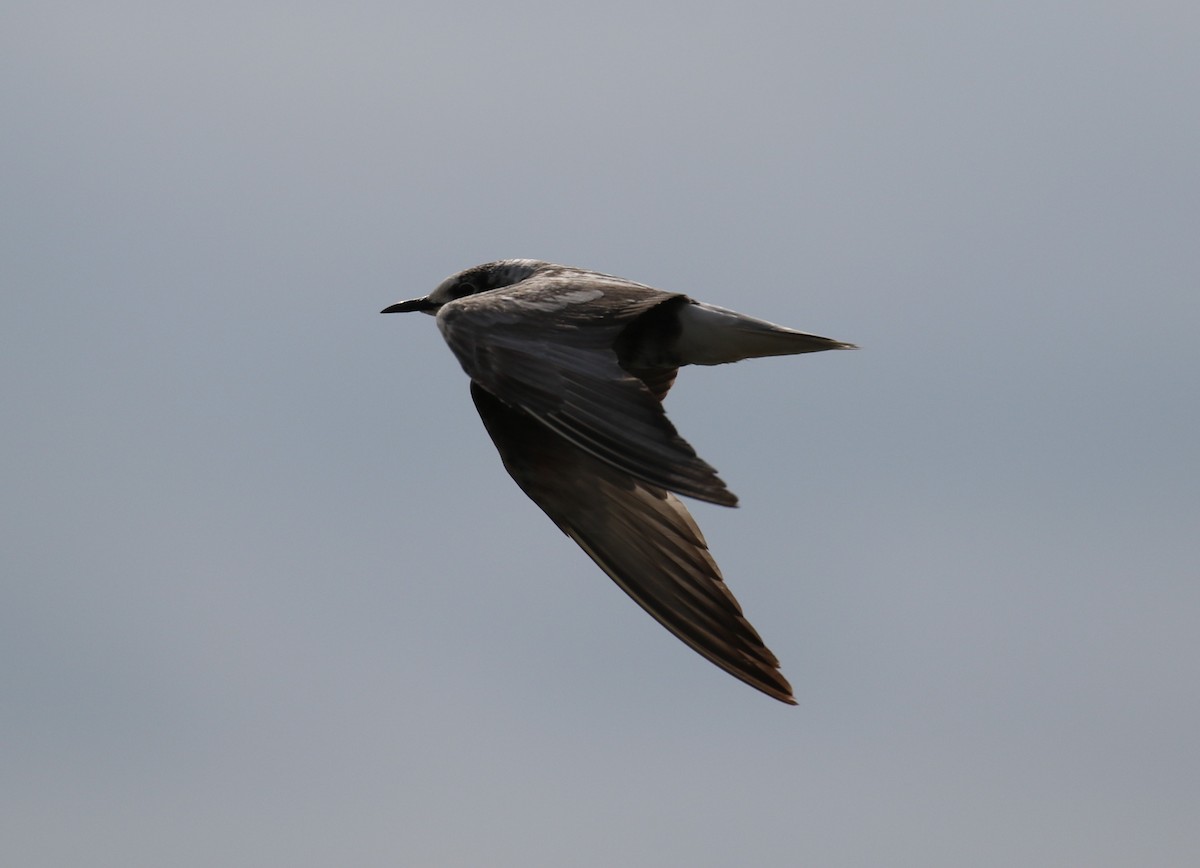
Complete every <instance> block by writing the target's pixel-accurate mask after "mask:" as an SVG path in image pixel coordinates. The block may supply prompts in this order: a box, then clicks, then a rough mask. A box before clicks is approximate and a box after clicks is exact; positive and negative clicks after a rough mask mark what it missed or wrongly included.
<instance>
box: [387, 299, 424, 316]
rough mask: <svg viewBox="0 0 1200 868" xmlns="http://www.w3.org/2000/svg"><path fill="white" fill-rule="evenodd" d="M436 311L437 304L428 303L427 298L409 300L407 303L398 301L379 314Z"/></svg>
mask: <svg viewBox="0 0 1200 868" xmlns="http://www.w3.org/2000/svg"><path fill="white" fill-rule="evenodd" d="M437 309H438V304H437V302H434V301H430V300H429V299H428V298H410V299H409V300H408V301H398V302H396V303H395V304H393V305H391V306H389V307H385V308H384V309H383V310H381V311H380V313H411V312H412V311H415V310H419V311H426V312H428V311H431V310H437Z"/></svg>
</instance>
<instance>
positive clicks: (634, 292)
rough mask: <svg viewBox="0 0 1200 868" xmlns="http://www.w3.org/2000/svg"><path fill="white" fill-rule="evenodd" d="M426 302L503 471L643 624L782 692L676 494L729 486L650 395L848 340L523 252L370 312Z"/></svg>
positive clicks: (728, 498)
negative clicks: (715, 369) (704, 370)
mask: <svg viewBox="0 0 1200 868" xmlns="http://www.w3.org/2000/svg"><path fill="white" fill-rule="evenodd" d="M408 311H423V312H425V313H430V314H436V316H437V323H438V328H439V329H440V330H441V332H442V336H443V337H444V338H445V339H446V343H448V344H449V345H450V348H451V349H452V350H453V351H454V354H455V356H457V357H458V360H459V363H460V364H461V365H462V367H463V370H464V371H466V373H467V375H468V376H469V377H470V378H471V395H472V397H473V398H474V400H475V406H476V408H477V409H478V410H479V415H480V416H481V417H482V419H483V423H484V426H485V427H486V428H487V430H488V433H489V434H490V435H491V437H492V440H493V441H494V442H495V444H496V448H497V449H498V450H499V452H500V457H501V459H502V460H503V462H504V466H505V468H506V469H507V470H508V472H509V474H510V475H511V476H512V477H513V479H514V480H516V482H517V484H518V485H519V486H520V487H521V489H522V490H523V491H524V492H525V493H526V494H527V495H528V496H529V497H530V498H531V499H532V500H533V501H534V502H535V503H536V504H537V505H538V506H540V507H541V508H542V510H543V511H544V512H545V513H546V514H547V515H548V516H550V518H551V519H552V520H553V521H554V523H555V524H556V525H558V527H559V528H561V529H562V531H563V532H564V533H566V534H567V535H568V536H570V537H571V538H572V539H574V540H575V541H576V542H577V543H578V544H579V545H580V547H581V548H583V550H584V551H585V552H587V553H588V555H589V556H590V557H591V558H592V559H593V560H594V561H595V562H596V563H597V564H598V565H599V566H600V567H601V569H603V570H604V571H605V572H606V573H607V574H608V575H609V576H610V577H611V578H612V579H613V580H614V581H615V582H616V583H617V584H618V585H619V586H620V587H621V588H622V589H623V590H624V591H625V592H626V593H627V594H629V596H631V597H632V598H633V599H634V600H636V601H637V603H638V604H639V605H640V606H642V608H644V609H645V610H646V611H647V612H649V613H650V614H651V615H653V616H654V617H655V618H656V619H657V620H658V621H659V623H661V624H662V625H663V626H664V627H666V628H667V629H668V630H670V631H671V632H672V633H674V634H675V635H676V636H678V637H679V638H680V639H682V640H683V641H684V642H686V643H687V644H688V645H689V646H690V647H691V648H693V649H694V650H695V651H697V652H699V653H700V654H702V655H703V656H704V657H706V658H707V659H709V660H710V661H712V662H713V663H715V664H716V665H718V666H720V667H721V668H722V669H725V670H726V671H727V672H729V673H730V674H732V675H734V676H735V677H737V678H740V679H741V680H742V681H745V682H746V683H747V684H750V685H751V686H753V687H756V688H758V689H759V690H761V691H763V692H764V693H766V694H768V695H770V696H773V697H775V698H776V699H779V700H781V701H783V702H788V703H794V702H795V700H794V699H793V698H792V690H791V686H790V685H789V684H788V682H787V680H786V679H785V678H784V677H783V676H782V675H781V674H780V672H779V661H778V660H777V659H776V658H775V655H773V654H772V653H771V652H770V650H768V649H767V647H766V646H765V645H764V644H763V642H762V640H761V639H760V638H759V636H758V633H756V632H755V630H754V628H753V627H751V626H750V623H749V622H748V621H747V620H746V619H745V617H743V615H742V611H741V607H740V606H739V605H738V603H737V600H735V599H734V597H733V595H732V594H731V593H730V592H729V590H728V589H727V588H726V586H725V582H724V580H723V579H722V577H721V571H720V569H718V567H717V565H716V562H715V561H714V560H713V559H712V556H711V555H710V554H709V552H708V547H707V545H706V544H705V542H704V537H703V535H702V534H701V533H700V529H699V528H698V527H697V526H696V523H695V521H694V520H693V519H692V517H691V515H690V514H689V513H688V511H687V509H686V508H685V507H684V505H683V504H682V503H681V502H680V501H679V500H678V498H676V497H675V496H674V494H672V492H674V493H675V494H681V495H685V496H687V497H694V498H696V499H698V500H706V501H708V502H710V503H716V504H721V505H723V506H734V505H736V503H737V498H736V497H735V496H734V495H733V493H732V492H731V491H729V489H728V488H726V486H725V483H724V482H722V481H721V480H720V479H719V478H718V477H717V475H716V472H715V471H714V470H713V468H712V467H710V466H709V465H708V464H707V463H706V462H704V461H703V460H701V459H700V458H699V457H698V456H697V455H696V451H695V450H694V449H692V447H691V446H690V445H689V444H688V443H687V441H686V440H684V439H683V438H682V437H680V436H679V433H678V432H677V431H676V430H675V427H674V426H673V425H672V424H671V422H670V421H669V420H668V419H667V417H666V414H665V413H664V412H663V407H662V399H663V397H664V396H665V395H666V393H667V391H668V390H669V389H670V388H671V384H672V383H673V382H674V381H675V376H676V373H677V372H678V369H679V368H680V367H682V366H683V365H690V364H698V365H716V364H723V363H726V362H734V361H738V360H740V359H746V358H753V357H757V356H772V355H791V354H796V353H810V352H817V351H820V350H830V349H849V348H852V347H853V345H852V344H846V343H842V342H840V341H834V340H830V339H829V338H823V337H818V336H816V335H810V334H804V333H803V332H797V331H793V330H791V329H785V328H783V327H781V326H777V325H773V324H772V323H768V322H765V321H763V320H758V319H754V318H753V317H747V316H744V315H743V314H739V313H735V312H734V311H730V310H726V309H724V308H720V307H716V306H713V305H707V304H703V303H701V302H698V301H695V300H693V299H691V298H689V297H687V296H685V295H681V294H678V293H670V292H663V291H662V290H658V289H654V288H652V287H649V286H644V285H642V284H639V283H633V282H632V281H628V280H623V279H622V278H619V277H613V276H611V275H607V274H600V273H598V272H594V271H585V270H582V269H578V268H570V267H567V266H562V265H554V264H552V263H548V262H540V261H537V260H532V259H509V260H503V261H501V262H491V263H487V264H486V265H478V266H476V267H474V268H469V269H467V270H466V271H462V272H459V273H458V274H455V275H453V276H452V277H449V278H447V279H446V280H445V281H443V282H442V283H441V284H440V285H439V286H438V287H437V289H435V290H434V291H433V292H432V293H430V294H429V295H428V296H425V297H423V298H417V299H412V300H410V301H403V302H400V303H399V304H394V305H392V306H391V307H388V308H385V309H384V311H383V313H401V312H408Z"/></svg>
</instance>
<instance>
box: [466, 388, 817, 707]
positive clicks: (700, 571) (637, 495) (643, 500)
mask: <svg viewBox="0 0 1200 868" xmlns="http://www.w3.org/2000/svg"><path fill="white" fill-rule="evenodd" d="M471 396H472V397H473V398H474V399H475V406H476V407H477V408H478V409H479V415H480V416H481V417H482V418H483V423H484V425H485V426H486V427H487V430H488V433H489V434H490V435H491V437H492V440H493V441H494V442H495V444H496V448H497V449H498V450H499V451H500V457H501V458H502V459H503V461H504V466H505V468H507V470H508V472H509V473H510V474H511V475H512V477H513V479H515V480H516V482H517V484H518V485H520V486H521V488H522V490H524V492H525V493H526V494H527V495H529V497H530V498H531V499H532V500H533V501H534V503H536V504H537V505H538V506H540V507H541V508H542V510H543V511H544V512H545V513H546V514H547V515H548V516H550V518H551V519H552V520H553V521H554V523H555V524H557V525H558V526H559V528H561V529H562V530H563V532H565V533H566V534H567V535H568V536H570V537H571V538H572V539H574V540H575V542H577V543H579V545H580V546H581V547H582V548H583V550H584V551H586V552H587V553H588V555H590V556H591V558H592V560H594V561H595V562H596V563H597V564H599V565H600V567H601V569H603V570H604V572H606V573H608V575H609V576H610V577H611V578H612V579H613V581H615V582H616V583H617V584H618V585H619V586H620V587H621V589H622V590H624V591H625V593H627V594H629V596H631V597H632V598H633V599H634V600H636V601H637V603H638V605H640V606H641V607H642V608H643V609H645V610H646V611H647V612H649V613H650V614H651V615H653V616H654V618H655V619H656V620H657V621H658V622H659V623H660V624H662V625H663V626H664V627H666V628H667V629H668V630H670V631H671V632H672V633H674V634H675V635H676V636H678V637H679V638H680V639H682V640H683V641H684V642H685V643H687V645H688V646H689V647H691V648H692V649H694V650H695V651H697V652H699V653H700V654H702V655H703V656H704V657H706V658H707V659H709V660H710V661H712V662H713V663H715V664H716V665H717V666H720V667H721V668H722V669H724V670H725V671H726V672H729V673H730V674H731V675H733V676H735V677H736V678H740V679H741V680H742V681H744V682H746V683H747V684H749V685H750V686H752V687H755V688H757V689H759V690H761V691H762V692H763V693H766V694H767V695H769V696H773V697H774V698H776V699H778V700H780V701H781V702H787V703H789V704H795V700H794V699H793V698H792V688H791V685H789V684H788V682H787V679H785V678H784V677H783V675H781V674H780V672H779V661H778V660H777V659H776V658H775V655H774V654H772V653H771V652H770V650H769V649H767V647H766V646H765V645H763V642H762V639H760V638H759V635H758V633H757V632H755V630H754V628H753V627H751V626H750V622H748V621H747V620H746V619H745V618H744V617H743V616H742V610H741V607H740V606H739V605H738V602H737V600H736V599H734V597H733V594H731V593H730V592H729V590H728V588H726V586H725V582H724V581H723V580H722V578H721V571H720V570H719V569H718V568H717V564H716V562H715V561H714V560H713V559H712V556H711V555H709V553H708V547H707V546H706V545H705V542H704V537H703V535H701V533H700V529H699V528H698V527H697V526H696V522H695V521H694V520H693V519H692V517H691V515H690V514H689V513H688V511H687V510H686V509H685V508H684V506H683V504H682V503H680V501H679V500H678V499H677V498H676V497H674V496H673V495H671V494H670V493H669V492H667V491H664V490H663V489H662V488H660V487H658V486H654V485H649V484H647V483H646V482H644V481H641V480H639V479H634V478H633V477H631V476H629V475H628V474H626V473H623V472H622V471H621V470H619V469H617V468H615V467H613V466H611V465H610V464H607V463H605V462H603V461H599V460H597V459H596V458H594V457H593V456H592V455H590V454H588V453H587V452H584V451H583V450H582V449H579V448H577V447H576V446H575V445H573V444H572V443H571V442H568V441H567V440H565V439H563V438H562V437H560V436H558V434H557V433H555V432H554V431H552V430H550V429H549V428H547V427H546V426H544V425H542V424H541V423H540V422H538V421H537V420H536V419H534V418H533V417H532V416H530V415H528V414H526V413H524V412H522V411H521V410H518V409H514V408H513V407H510V406H509V405H508V404H506V403H504V402H503V401H500V400H498V399H497V398H496V397H494V396H493V395H491V394H489V393H488V391H487V390H486V389H485V388H483V387H482V386H480V384H479V383H475V382H473V383H471Z"/></svg>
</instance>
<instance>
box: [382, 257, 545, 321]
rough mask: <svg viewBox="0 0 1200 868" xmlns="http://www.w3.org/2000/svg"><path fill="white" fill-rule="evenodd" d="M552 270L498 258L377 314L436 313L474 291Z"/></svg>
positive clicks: (539, 264)
mask: <svg viewBox="0 0 1200 868" xmlns="http://www.w3.org/2000/svg"><path fill="white" fill-rule="evenodd" d="M552 267H553V266H551V265H550V263H548V262H542V261H540V260H538V259H501V260H500V261H499V262H488V263H485V264H484V265H476V266H474V267H473V268H468V269H466V270H465V271H460V272H458V274H452V275H450V276H449V277H447V278H446V279H445V280H443V281H442V282H441V283H439V284H438V287H437V289H435V290H434V291H433V292H431V293H429V295H426V296H423V297H421V298H410V299H409V300H408V301H401V302H397V303H396V304H393V305H391V306H390V307H385V308H384V309H383V310H381V311H380V313H410V312H411V311H414V310H419V311H421V312H422V313H428V314H436V313H437V312H438V311H439V310H440V309H441V307H442V305H444V304H449V303H450V302H452V301H456V300H458V299H460V298H466V297H467V296H468V295H475V294H476V293H477V292H487V291H489V290H492V289H502V288H503V287H506V286H512V285H513V284H514V283H520V282H521V281H522V280H525V279H526V278H528V277H531V276H532V275H534V274H537V273H538V272H539V271H543V270H545V269H547V268H552Z"/></svg>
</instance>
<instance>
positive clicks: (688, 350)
mask: <svg viewBox="0 0 1200 868" xmlns="http://www.w3.org/2000/svg"><path fill="white" fill-rule="evenodd" d="M678 316H679V325H680V329H681V330H680V334H679V337H678V339H677V341H676V343H675V348H674V349H675V352H676V353H677V354H678V357H679V360H680V363H681V364H684V365H723V364H725V363H727V362H737V361H741V360H742V359H755V358H760V357H762V356H791V355H797V354H799V353H818V352H821V351H822V350H853V349H857V347H855V345H854V344H848V343H844V342H843V341H835V340H833V339H832V338H823V337H821V336H820V335H810V334H806V333H804V332H798V331H796V330H794V329H789V328H784V327H783V326H779V325H775V324H774V323H770V322H767V321H766V320H761V319H755V318H754V317H752V316H746V315H745V314H741V313H737V312H736V311H732V310H726V309H725V308H723V307H717V306H716V305H711V304H703V303H701V302H692V303H691V304H688V305H684V306H683V307H682V308H681V309H680V311H679V314H678Z"/></svg>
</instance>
